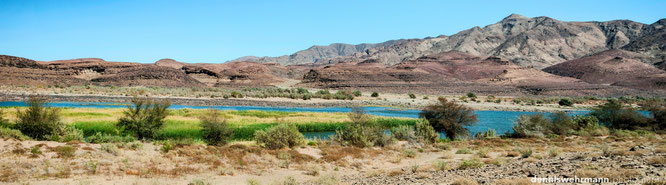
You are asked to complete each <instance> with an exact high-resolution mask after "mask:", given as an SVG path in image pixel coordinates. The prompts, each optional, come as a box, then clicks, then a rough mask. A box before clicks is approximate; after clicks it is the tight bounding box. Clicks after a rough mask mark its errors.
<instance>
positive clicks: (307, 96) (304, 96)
mask: <svg viewBox="0 0 666 185" xmlns="http://www.w3.org/2000/svg"><path fill="white" fill-rule="evenodd" d="M301 98H302V99H303V100H309V99H312V95H310V94H304V95H303V96H302V97H301Z"/></svg>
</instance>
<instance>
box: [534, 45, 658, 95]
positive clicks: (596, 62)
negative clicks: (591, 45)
mask: <svg viewBox="0 0 666 185" xmlns="http://www.w3.org/2000/svg"><path fill="white" fill-rule="evenodd" d="M544 71H546V72H548V73H552V74H556V75H560V76H567V77H572V78H577V79H581V80H583V81H585V82H588V83H593V84H606V85H618V86H628V87H633V88H639V89H646V88H647V89H649V88H657V89H666V78H664V75H666V71H663V70H660V69H658V68H656V67H655V66H653V65H650V64H646V63H643V62H641V60H640V55H639V54H636V53H632V52H629V51H623V50H608V51H604V52H599V53H597V54H594V55H591V56H586V57H583V58H579V59H574V60H570V61H566V62H563V63H560V64H557V65H554V66H550V67H548V68H545V69H544ZM628 82H631V83H628Z"/></svg>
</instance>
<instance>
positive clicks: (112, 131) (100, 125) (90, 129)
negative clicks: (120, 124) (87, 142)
mask: <svg viewBox="0 0 666 185" xmlns="http://www.w3.org/2000/svg"><path fill="white" fill-rule="evenodd" d="M72 125H74V128H77V129H80V130H81V131H83V135H84V136H91V135H94V134H95V133H98V132H99V133H103V134H109V135H118V132H117V131H116V130H117V129H116V122H115V121H79V122H74V123H72Z"/></svg>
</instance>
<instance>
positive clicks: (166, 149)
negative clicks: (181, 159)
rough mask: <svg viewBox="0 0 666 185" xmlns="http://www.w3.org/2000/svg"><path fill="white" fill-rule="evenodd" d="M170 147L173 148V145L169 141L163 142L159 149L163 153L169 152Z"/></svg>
mask: <svg viewBox="0 0 666 185" xmlns="http://www.w3.org/2000/svg"><path fill="white" fill-rule="evenodd" d="M171 149H173V145H172V144H171V142H164V144H162V147H161V148H160V150H162V152H164V153H169V151H171Z"/></svg>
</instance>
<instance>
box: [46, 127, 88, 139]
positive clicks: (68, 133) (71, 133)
mask: <svg viewBox="0 0 666 185" xmlns="http://www.w3.org/2000/svg"><path fill="white" fill-rule="evenodd" d="M46 140H49V141H58V142H70V141H83V140H84V139H83V132H82V131H81V130H79V129H77V128H74V127H73V126H69V125H68V126H65V127H64V128H63V129H62V130H61V131H60V133H58V134H54V135H48V136H46Z"/></svg>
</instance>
